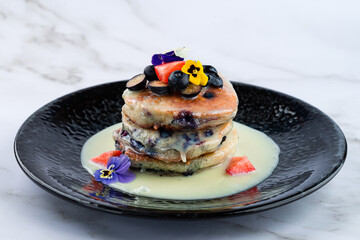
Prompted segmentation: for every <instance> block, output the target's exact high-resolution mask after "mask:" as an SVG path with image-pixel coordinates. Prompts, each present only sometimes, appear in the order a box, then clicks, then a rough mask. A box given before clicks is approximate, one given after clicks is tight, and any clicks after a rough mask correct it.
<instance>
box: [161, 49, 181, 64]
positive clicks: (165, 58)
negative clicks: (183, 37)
mask: <svg viewBox="0 0 360 240" xmlns="http://www.w3.org/2000/svg"><path fill="white" fill-rule="evenodd" d="M162 59H163V62H164V63H169V62H176V61H182V60H184V59H183V58H181V57H178V56H176V55H175V53H174V52H173V51H172V55H170V54H169V53H166V54H164V55H162Z"/></svg>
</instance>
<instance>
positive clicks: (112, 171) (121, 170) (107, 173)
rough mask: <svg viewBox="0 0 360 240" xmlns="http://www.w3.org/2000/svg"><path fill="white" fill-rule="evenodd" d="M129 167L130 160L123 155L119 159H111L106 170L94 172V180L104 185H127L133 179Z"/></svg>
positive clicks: (133, 175) (133, 176)
mask: <svg viewBox="0 0 360 240" xmlns="http://www.w3.org/2000/svg"><path fill="white" fill-rule="evenodd" d="M130 165H131V162H130V159H129V157H128V156H126V155H125V154H122V155H120V156H119V157H111V158H110V159H109V160H108V163H107V166H106V169H99V170H96V171H95V173H94V176H95V180H96V181H100V182H102V183H104V184H112V183H116V182H121V183H129V182H131V181H133V180H134V179H135V176H136V175H135V174H134V173H132V172H130V171H129V167H130Z"/></svg>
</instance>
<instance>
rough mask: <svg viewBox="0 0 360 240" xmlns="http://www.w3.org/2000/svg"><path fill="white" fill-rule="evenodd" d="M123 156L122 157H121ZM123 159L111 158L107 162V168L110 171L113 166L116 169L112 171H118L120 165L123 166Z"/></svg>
mask: <svg viewBox="0 0 360 240" xmlns="http://www.w3.org/2000/svg"><path fill="white" fill-rule="evenodd" d="M120 156H122V155H120ZM121 162H122V160H121V158H120V157H111V158H109V160H108V162H107V165H106V168H107V169H109V168H110V166H111V165H113V166H114V167H113V168H112V169H111V170H113V169H117V168H118V167H119V166H120V165H121Z"/></svg>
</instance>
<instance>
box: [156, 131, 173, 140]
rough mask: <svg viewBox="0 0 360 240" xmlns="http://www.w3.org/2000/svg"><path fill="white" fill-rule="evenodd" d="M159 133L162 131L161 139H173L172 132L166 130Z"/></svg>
mask: <svg viewBox="0 0 360 240" xmlns="http://www.w3.org/2000/svg"><path fill="white" fill-rule="evenodd" d="M159 131H160V137H161V138H168V137H171V135H172V132H171V131H167V130H165V129H160V130H159Z"/></svg>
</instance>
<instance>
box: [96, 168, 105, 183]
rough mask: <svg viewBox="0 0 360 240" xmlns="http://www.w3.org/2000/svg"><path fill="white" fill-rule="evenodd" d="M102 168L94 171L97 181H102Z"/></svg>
mask: <svg viewBox="0 0 360 240" xmlns="http://www.w3.org/2000/svg"><path fill="white" fill-rule="evenodd" d="M102 170H103V169H99V170H96V171H95V172H94V177H95V180H96V181H101V178H100V175H101V174H102V173H101V171H102Z"/></svg>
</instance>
